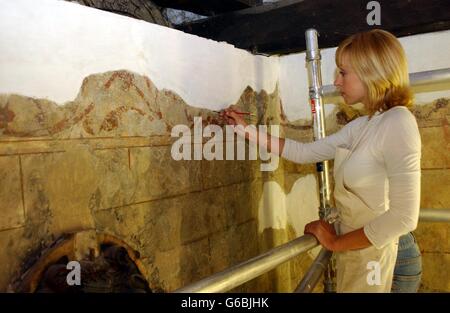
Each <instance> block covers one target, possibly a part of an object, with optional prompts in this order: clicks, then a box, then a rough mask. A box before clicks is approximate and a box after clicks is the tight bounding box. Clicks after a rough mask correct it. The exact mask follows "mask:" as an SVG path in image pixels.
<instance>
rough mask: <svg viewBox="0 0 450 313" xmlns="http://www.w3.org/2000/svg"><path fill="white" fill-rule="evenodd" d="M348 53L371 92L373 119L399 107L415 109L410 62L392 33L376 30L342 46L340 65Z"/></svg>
mask: <svg viewBox="0 0 450 313" xmlns="http://www.w3.org/2000/svg"><path fill="white" fill-rule="evenodd" d="M344 54H346V55H347V56H348V59H349V60H350V64H351V66H352V67H353V69H354V70H355V72H356V75H357V76H358V77H359V79H360V80H361V81H362V83H363V84H364V86H365V88H366V92H367V103H366V109H367V110H368V112H369V116H370V117H372V116H373V114H374V113H375V112H377V111H380V112H384V111H387V110H389V109H390V108H392V107H395V106H405V107H407V108H409V109H411V107H412V103H413V95H412V92H411V89H410V87H409V75H408V63H407V61H406V55H405V51H404V50H403V47H402V45H401V44H400V42H399V41H398V39H397V38H395V36H394V35H392V34H391V33H389V32H387V31H384V30H381V29H373V30H370V31H367V32H361V33H357V34H354V35H352V36H350V37H348V38H347V39H345V40H344V41H342V42H341V43H340V44H339V47H338V49H337V51H336V65H337V66H338V67H340V66H341V64H342V57H343V55H344Z"/></svg>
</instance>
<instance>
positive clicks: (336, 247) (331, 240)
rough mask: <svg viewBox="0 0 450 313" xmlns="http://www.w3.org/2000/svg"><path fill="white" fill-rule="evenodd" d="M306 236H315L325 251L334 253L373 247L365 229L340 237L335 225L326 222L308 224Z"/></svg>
mask: <svg viewBox="0 0 450 313" xmlns="http://www.w3.org/2000/svg"><path fill="white" fill-rule="evenodd" d="M305 234H311V235H313V236H314V237H316V238H317V240H318V241H319V242H320V244H321V245H322V246H323V247H324V248H325V249H327V250H330V251H333V252H340V251H346V250H356V249H363V248H367V247H369V246H371V245H372V243H371V242H370V241H369V239H368V238H367V237H366V234H365V233H364V228H360V229H357V230H354V231H352V232H349V233H347V234H345V235H340V236H338V235H336V231H335V230H334V227H333V225H331V224H329V223H328V222H326V221H324V220H317V221H314V222H311V223H309V224H307V225H306V226H305Z"/></svg>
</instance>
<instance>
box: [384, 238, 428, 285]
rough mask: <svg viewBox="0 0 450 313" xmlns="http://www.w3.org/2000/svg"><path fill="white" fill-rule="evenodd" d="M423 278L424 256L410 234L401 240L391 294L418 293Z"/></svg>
mask: <svg viewBox="0 0 450 313" xmlns="http://www.w3.org/2000/svg"><path fill="white" fill-rule="evenodd" d="M421 277H422V256H421V254H420V249H419V246H418V245H417V241H416V238H415V237H414V235H413V234H412V233H408V234H406V235H403V236H401V237H400V238H399V242H398V254H397V262H396V263H395V269H394V279H393V281H392V288H391V292H394V293H405V292H417V290H418V289H419V286H420V279H421Z"/></svg>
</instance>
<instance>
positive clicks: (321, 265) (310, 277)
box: [294, 248, 333, 293]
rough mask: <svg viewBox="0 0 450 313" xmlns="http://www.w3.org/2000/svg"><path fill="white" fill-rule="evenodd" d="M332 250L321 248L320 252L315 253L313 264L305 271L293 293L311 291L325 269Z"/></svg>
mask: <svg viewBox="0 0 450 313" xmlns="http://www.w3.org/2000/svg"><path fill="white" fill-rule="evenodd" d="M332 255H333V252H331V251H329V250H327V249H325V248H322V250H320V253H319V254H318V255H317V257H316V259H315V260H314V262H313V264H312V265H311V267H310V268H309V270H308V272H306V274H305V276H304V277H303V279H302V281H301V282H300V283H299V285H298V286H297V288H295V291H294V292H295V293H310V292H312V291H313V289H314V287H315V286H316V285H317V282H318V281H319V279H320V277H321V276H322V274H323V272H324V271H325V270H326V269H327V264H328V262H329V261H330V258H331V256H332Z"/></svg>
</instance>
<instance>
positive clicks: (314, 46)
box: [305, 28, 336, 292]
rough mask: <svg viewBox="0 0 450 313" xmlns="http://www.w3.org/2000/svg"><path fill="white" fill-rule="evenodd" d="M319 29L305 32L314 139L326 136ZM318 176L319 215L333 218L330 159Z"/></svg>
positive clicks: (328, 285) (328, 278)
mask: <svg viewBox="0 0 450 313" xmlns="http://www.w3.org/2000/svg"><path fill="white" fill-rule="evenodd" d="M317 36H318V33H317V30H315V29H312V28H311V29H308V30H307V31H306V32H305V38H306V68H307V71H308V83H309V102H310V105H311V114H312V120H313V129H314V140H319V139H322V138H324V137H325V114H324V108H323V102H322V73H321V71H320V60H321V56H320V50H319V45H318V40H317ZM316 170H317V176H318V179H319V197H320V199H319V200H320V207H319V217H320V218H321V219H325V220H329V221H330V222H334V221H333V220H332V215H331V203H330V183H329V169H328V161H324V162H319V163H316ZM333 264H334V262H332V261H331V262H329V265H328V268H327V270H326V271H325V281H324V287H325V292H333V291H334V290H335V289H336V288H335V287H334V283H333V282H334V280H333V278H334V277H333V276H334V266H333Z"/></svg>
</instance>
